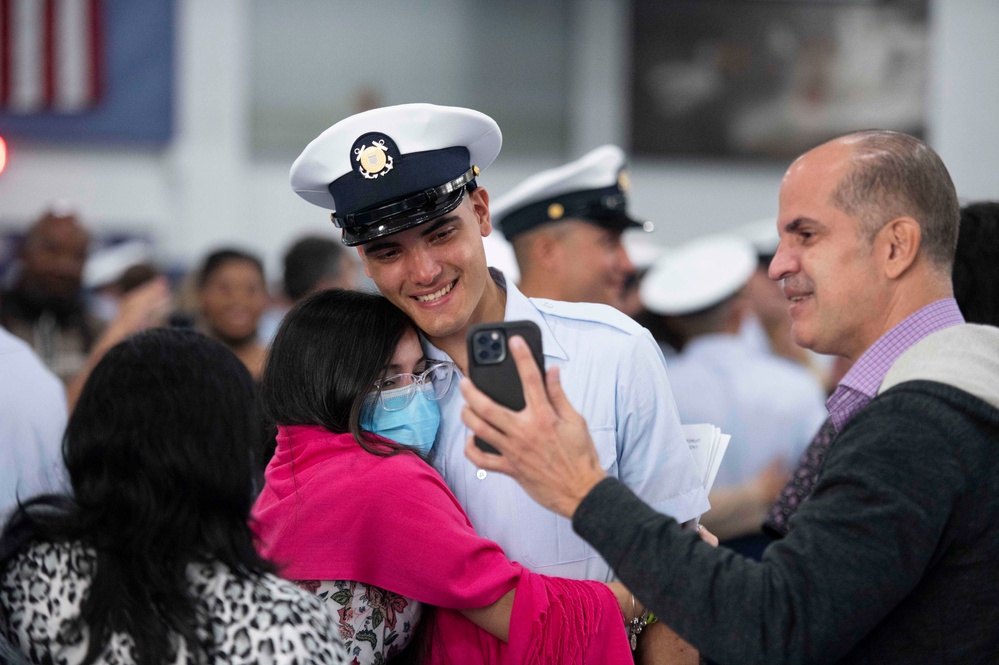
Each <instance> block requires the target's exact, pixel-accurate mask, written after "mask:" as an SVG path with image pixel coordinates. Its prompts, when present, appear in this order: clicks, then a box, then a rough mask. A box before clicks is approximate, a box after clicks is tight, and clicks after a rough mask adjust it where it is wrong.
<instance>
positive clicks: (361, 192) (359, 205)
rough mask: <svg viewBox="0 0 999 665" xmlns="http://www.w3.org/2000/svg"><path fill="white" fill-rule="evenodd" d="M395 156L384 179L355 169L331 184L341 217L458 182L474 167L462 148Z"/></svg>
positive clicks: (331, 192) (330, 187)
mask: <svg viewBox="0 0 999 665" xmlns="http://www.w3.org/2000/svg"><path fill="white" fill-rule="evenodd" d="M362 138H363V137H362ZM358 141H360V139H358ZM392 147H393V148H394V145H393V146H392ZM394 152H395V154H394V155H393V154H392V151H389V152H388V155H387V157H391V158H392V162H391V171H388V169H384V170H385V171H388V172H384V171H383V175H381V177H377V178H371V177H365V175H364V174H363V173H362V169H360V168H355V169H352V170H351V171H350V173H347V174H345V175H343V176H341V177H339V178H337V179H336V180H334V181H333V182H331V183H330V184H329V186H328V189H329V192H330V194H331V195H332V196H333V198H334V199H335V200H336V202H337V205H336V213H337V217H340V218H343V217H345V216H347V215H351V214H354V213H357V212H360V211H362V210H365V209H366V208H369V207H370V206H371V203H372V201H377V202H384V201H395V200H398V199H402V198H404V197H406V196H410V195H412V194H416V193H417V192H422V191H424V190H427V189H432V188H434V187H437V186H439V185H440V184H441V183H445V182H449V181H451V180H454V179H455V178H457V177H459V176H460V175H461V174H462V173H464V172H465V171H467V170H468V169H469V167H470V166H471V164H470V163H469V156H468V149H467V148H465V147H462V146H456V147H451V148H445V149H442V150H428V151H425V152H411V153H408V154H405V155H400V154H399V153H398V150H395V151H394ZM386 164H388V162H386Z"/></svg>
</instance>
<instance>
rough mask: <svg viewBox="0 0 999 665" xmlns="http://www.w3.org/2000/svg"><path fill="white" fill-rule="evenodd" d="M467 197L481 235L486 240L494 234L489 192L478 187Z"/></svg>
mask: <svg viewBox="0 0 999 665" xmlns="http://www.w3.org/2000/svg"><path fill="white" fill-rule="evenodd" d="M466 196H467V197H468V201H469V203H471V204H472V211H473V212H475V217H476V219H477V220H478V222H479V233H480V234H482V237H483V238H485V237H486V236H487V235H489V234H490V233H492V232H493V222H492V217H490V216H489V192H487V191H486V190H485V188H484V187H476V188H475V189H473V190H472V191H470V192H469V193H468V194H467V195H466Z"/></svg>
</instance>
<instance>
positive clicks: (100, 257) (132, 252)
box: [83, 240, 153, 289]
mask: <svg viewBox="0 0 999 665" xmlns="http://www.w3.org/2000/svg"><path fill="white" fill-rule="evenodd" d="M152 258H153V257H152V251H151V248H150V246H149V243H147V242H145V241H142V240H127V241H125V242H120V243H118V244H117V245H111V246H109V247H103V248H101V249H98V250H96V251H94V252H91V253H90V255H89V256H88V257H87V262H86V263H85V264H84V265H83V285H84V286H85V287H86V288H88V289H96V288H99V287H102V286H107V285H108V284H111V283H112V282H114V281H116V280H118V279H119V278H121V276H122V275H124V274H125V271H127V270H128V269H129V268H131V267H133V266H137V265H139V264H141V263H149V262H150V261H151V260H152Z"/></svg>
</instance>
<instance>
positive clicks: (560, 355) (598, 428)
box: [423, 271, 708, 581]
mask: <svg viewBox="0 0 999 665" xmlns="http://www.w3.org/2000/svg"><path fill="white" fill-rule="evenodd" d="M493 277H494V279H496V278H499V279H497V281H498V282H499V283H500V285H501V286H502V282H503V280H502V275H501V274H500V273H499V272H498V271H493ZM505 288H506V312H505V314H504V319H505V320H506V321H518V320H525V319H526V320H530V321H533V322H535V323H536V324H538V327H539V328H540V329H541V338H542V343H543V346H544V355H545V367H546V368H548V367H553V366H557V367H558V368H559V371H560V373H561V382H562V387H563V389H564V390H565V393H566V395H567V396H568V398H569V402H570V403H571V404H572V406H573V407H574V408H575V409H576V410H577V411H579V412H580V413H581V414H582V415H583V417H584V418H586V422H587V425H588V426H589V429H590V434H591V435H592V437H593V441H594V443H596V446H597V451H598V452H599V455H600V462H601V464H602V465H603V468H604V470H605V471H607V473H608V474H609V475H611V476H615V477H617V478H620V479H621V480H622V481H623V482H624V483H625V484H626V485H627V486H628V487H630V488H631V489H632V490H633V491H634V492H635V493H636V494H638V496H640V497H642V499H644V500H645V501H646V502H647V503H648V504H649V505H651V506H652V507H653V508H655V509H656V510H658V511H660V512H663V513H666V514H667V515H670V516H671V517H673V518H675V519H676V520H678V521H681V522H683V521H686V520H689V519H693V518H695V517H697V516H698V515H701V514H702V513H704V512H705V511H707V509H708V502H707V496H706V495H705V492H704V490H703V488H702V487H701V483H700V474H699V473H698V472H697V471H696V470H695V469H696V467H695V462H694V460H693V457H692V456H691V455H690V450H689V449H688V447H687V443H686V440H685V439H684V437H683V433H682V431H681V429H680V421H679V419H678V417H677V411H676V406H675V405H674V403H673V394H672V392H671V391H670V384H669V381H668V380H667V378H666V369H665V363H664V361H663V356H662V352H661V351H660V350H659V347H658V345H657V344H656V343H655V341H654V340H653V339H652V336H651V335H650V334H649V332H648V331H647V330H645V329H644V328H642V327H641V326H640V325H638V324H637V323H635V322H634V321H633V320H632V319H630V318H629V317H627V316H625V315H624V314H621V313H620V312H618V311H617V310H616V309H613V308H612V307H608V306H606V305H596V304H590V303H565V302H557V301H553V300H544V299H530V300H529V299H528V298H526V297H525V296H524V295H523V294H522V293H521V292H520V291H519V290H518V289H517V288H516V286H514V285H512V284H507V285H506V286H505ZM423 344H424V350H425V352H426V353H427V355H428V356H429V357H432V358H437V359H442V360H446V359H449V358H448V356H447V355H446V354H445V353H444V352H443V351H441V350H440V349H437V348H436V347H433V346H432V345H430V344H429V343H428V342H427V341H426V340H423ZM457 380H458V377H456V378H455V382H457ZM463 405H464V398H463V397H462V396H461V392H460V391H459V390H457V389H452V390H451V391H450V392H449V393H448V394H447V395H446V396H445V397H444V399H442V400H441V402H440V406H441V425H440V429H439V430H438V431H437V439H436V442H435V444H434V453H435V460H434V464H435V466H436V467H437V470H438V471H440V473H441V475H442V476H443V477H444V480H445V481H447V484H448V486H450V488H451V491H452V492H454V494H455V496H456V497H457V498H458V501H459V502H460V503H461V505H462V506H463V507H464V508H465V511H466V512H467V513H468V517H469V519H470V520H471V521H472V525H473V526H474V527H475V530H476V531H477V532H478V533H479V535H481V536H484V537H485V538H489V539H491V540H494V541H495V542H497V543H499V544H500V546H501V547H502V548H503V550H504V551H505V552H506V555H507V557H509V558H510V559H511V560H513V561H517V562H520V563H521V564H523V565H525V566H527V567H528V568H530V569H531V570H533V571H536V572H541V573H545V574H546V575H556V576H559V577H569V578H573V579H590V580H603V581H608V580H611V579H612V578H613V574H612V572H611V570H610V567H609V566H608V565H607V564H606V563H605V562H604V560H603V559H601V558H600V555H599V554H597V552H596V550H594V549H593V548H592V547H590V546H589V545H588V544H587V543H586V542H585V541H584V540H583V539H582V538H580V537H579V536H577V535H576V534H575V533H574V532H573V530H572V523H571V522H570V521H569V520H568V519H566V518H564V517H560V516H558V515H556V514H554V513H552V512H550V511H548V510H547V509H545V508H542V507H541V506H540V505H539V504H537V503H535V502H534V500H533V499H531V498H530V497H529V496H528V495H527V493H526V492H524V490H523V489H521V488H520V486H519V485H518V484H517V483H516V482H515V481H514V480H513V479H511V478H509V477H507V476H504V475H502V474H499V473H486V472H485V471H483V470H480V469H477V468H476V467H475V466H474V465H473V464H472V463H471V462H470V461H469V460H468V458H466V457H465V453H464V449H465V443H466V441H467V438H468V435H469V434H470V432H469V430H468V429H467V428H466V427H465V425H464V423H463V422H462V421H461V409H462V406H463Z"/></svg>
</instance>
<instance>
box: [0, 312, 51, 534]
mask: <svg viewBox="0 0 999 665" xmlns="http://www.w3.org/2000/svg"><path fill="white" fill-rule="evenodd" d="M65 429H66V392H65V388H64V387H63V384H62V382H61V381H59V379H57V378H56V376H55V374H53V373H52V372H50V371H49V370H48V369H46V368H45V366H44V365H43V364H42V362H41V360H39V359H38V357H37V356H36V355H35V354H34V352H33V351H32V350H31V347H29V346H28V345H27V344H25V343H24V342H23V341H21V340H20V339H18V338H17V337H15V336H14V335H12V334H10V333H9V332H7V331H6V330H5V329H3V328H0V469H2V470H3V472H2V473H0V519H6V517H7V516H8V515H9V511H10V510H11V509H12V508H13V507H14V506H15V505H16V504H17V500H18V498H20V499H21V500H22V501H23V500H25V499H28V498H30V497H32V496H34V495H36V494H40V493H43V492H59V491H63V490H64V489H65V487H66V480H65V478H66V474H65V471H64V469H63V464H62V435H63V431H64V430H65Z"/></svg>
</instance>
